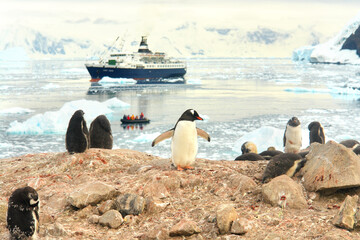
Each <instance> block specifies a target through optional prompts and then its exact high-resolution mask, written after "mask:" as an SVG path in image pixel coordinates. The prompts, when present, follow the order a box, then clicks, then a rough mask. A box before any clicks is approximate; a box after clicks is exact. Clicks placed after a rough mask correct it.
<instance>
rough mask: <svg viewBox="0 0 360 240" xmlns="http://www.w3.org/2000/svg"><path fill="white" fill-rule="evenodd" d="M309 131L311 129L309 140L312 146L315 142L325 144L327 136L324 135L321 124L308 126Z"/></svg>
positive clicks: (314, 123)
mask: <svg viewBox="0 0 360 240" xmlns="http://www.w3.org/2000/svg"><path fill="white" fill-rule="evenodd" d="M308 129H309V131H310V132H309V139H310V144H312V143H313V142H318V143H321V144H324V143H325V134H324V128H323V127H322V126H321V124H320V123H319V122H316V121H315V122H311V123H310V124H309V125H308Z"/></svg>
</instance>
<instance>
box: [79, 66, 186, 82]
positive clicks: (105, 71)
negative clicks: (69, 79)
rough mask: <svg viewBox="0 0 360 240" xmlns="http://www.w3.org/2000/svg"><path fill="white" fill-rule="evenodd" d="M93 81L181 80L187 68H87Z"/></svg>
mask: <svg viewBox="0 0 360 240" xmlns="http://www.w3.org/2000/svg"><path fill="white" fill-rule="evenodd" d="M86 68H87V70H88V71H89V73H90V76H91V78H92V79H91V80H92V81H98V80H100V79H102V78H103V77H110V78H132V79H135V80H145V79H164V78H179V77H184V75H185V74H186V69H185V68H170V69H130V68H107V67H95V66H86Z"/></svg>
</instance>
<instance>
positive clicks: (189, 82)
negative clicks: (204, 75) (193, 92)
mask: <svg viewBox="0 0 360 240" xmlns="http://www.w3.org/2000/svg"><path fill="white" fill-rule="evenodd" d="M186 83H187V84H192V85H195V84H201V80H200V79H196V78H191V79H187V80H186Z"/></svg>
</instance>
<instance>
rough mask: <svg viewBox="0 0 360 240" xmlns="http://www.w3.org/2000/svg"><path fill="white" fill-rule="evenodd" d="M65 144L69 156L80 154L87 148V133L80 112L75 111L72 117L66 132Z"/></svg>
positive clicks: (82, 113)
mask: <svg viewBox="0 0 360 240" xmlns="http://www.w3.org/2000/svg"><path fill="white" fill-rule="evenodd" d="M65 144H66V149H67V150H68V152H69V153H70V154H73V153H82V152H85V150H86V149H88V148H89V131H88V129H87V126H86V121H85V119H84V112H83V111H82V110H77V111H76V112H75V113H74V114H73V115H72V117H71V119H70V121H69V125H68V128H67V131H66V136H65Z"/></svg>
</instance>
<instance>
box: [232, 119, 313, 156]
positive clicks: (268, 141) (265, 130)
mask: <svg viewBox="0 0 360 240" xmlns="http://www.w3.org/2000/svg"><path fill="white" fill-rule="evenodd" d="M304 126H307V125H304ZM304 126H302V128H305V127H304ZM284 131H285V128H284V129H278V128H274V127H268V126H265V127H261V128H258V129H256V130H254V131H252V132H249V133H246V134H244V135H243V136H242V137H241V138H239V139H238V140H237V141H236V142H235V144H234V147H233V151H235V152H237V153H239V154H241V146H242V145H243V143H244V142H246V141H250V142H253V143H255V144H256V146H257V150H258V152H259V153H260V152H262V151H265V150H266V149H267V148H268V147H270V146H272V147H275V148H276V149H277V150H280V151H283V150H284V147H283V137H284ZM308 145H309V131H308V130H307V128H306V130H305V129H302V148H306V147H307V146H308Z"/></svg>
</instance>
